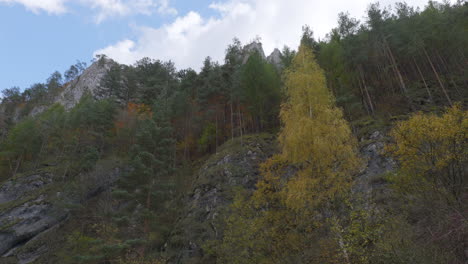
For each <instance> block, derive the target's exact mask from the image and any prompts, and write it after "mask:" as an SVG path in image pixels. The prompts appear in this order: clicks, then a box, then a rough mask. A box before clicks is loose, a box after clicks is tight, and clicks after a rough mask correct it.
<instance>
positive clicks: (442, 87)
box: [423, 48, 453, 106]
mask: <svg viewBox="0 0 468 264" xmlns="http://www.w3.org/2000/svg"><path fill="white" fill-rule="evenodd" d="M423 51H424V55H426V58H427V60H428V61H429V64H430V65H431V68H432V71H433V72H434V74H435V76H436V78H437V81H439V85H440V88H441V89H442V91H443V92H444V95H445V98H447V101H448V102H449V104H450V106H452V105H453V104H452V100H450V97H449V95H448V93H447V90H446V89H445V87H444V84H443V83H442V81H441V80H440V77H439V74H438V73H437V70H436V69H435V67H434V64H432V61H431V58H429V55H428V54H427V51H426V48H423Z"/></svg>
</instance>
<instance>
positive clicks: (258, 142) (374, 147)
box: [166, 131, 395, 264]
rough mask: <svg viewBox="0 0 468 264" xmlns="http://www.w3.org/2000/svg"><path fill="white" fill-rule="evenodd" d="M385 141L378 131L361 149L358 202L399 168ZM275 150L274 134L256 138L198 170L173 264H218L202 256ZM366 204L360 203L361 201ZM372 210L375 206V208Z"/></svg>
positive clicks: (171, 244)
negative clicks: (231, 207) (386, 152)
mask: <svg viewBox="0 0 468 264" xmlns="http://www.w3.org/2000/svg"><path fill="white" fill-rule="evenodd" d="M384 140H385V138H384V136H383V135H382V134H381V133H380V132H378V131H375V132H373V133H372V134H371V135H368V136H367V137H366V138H365V141H364V142H363V144H362V146H361V155H362V157H363V159H364V161H365V162H364V164H363V168H362V170H361V173H360V174H359V175H356V177H355V184H354V186H355V187H354V189H353V192H354V194H355V196H356V197H359V199H364V206H369V204H368V203H369V202H368V201H371V200H372V201H374V200H375V196H378V195H379V193H381V192H387V191H388V188H386V185H385V183H383V182H381V181H380V179H381V177H382V175H385V173H388V172H390V171H392V170H394V169H395V163H394V161H393V160H391V159H389V158H387V157H385V156H384V155H383V147H384ZM276 151H277V143H276V140H275V137H274V136H272V135H253V136H248V137H246V138H244V140H243V142H242V144H241V142H240V139H236V140H234V141H231V142H228V143H226V144H225V145H224V146H223V147H222V148H221V149H220V151H219V152H218V153H217V154H215V155H213V156H212V157H211V158H210V159H209V160H208V161H206V162H205V163H204V164H203V165H202V166H201V168H200V169H199V171H198V173H197V175H196V178H195V181H194V184H193V188H192V192H191V193H190V194H189V195H188V197H187V206H186V210H185V212H184V213H183V215H182V216H181V217H180V219H179V221H178V223H177V228H176V229H175V231H174V232H173V234H172V236H171V238H170V240H169V241H168V243H167V248H166V250H167V253H168V255H169V256H171V260H172V262H171V263H200V264H201V263H204V264H205V263H215V262H216V261H215V260H214V259H210V256H209V255H207V254H206V252H205V251H204V247H205V246H206V243H207V242H209V241H210V240H215V239H220V238H222V236H223V230H222V229H221V228H220V227H222V226H223V221H224V217H225V214H226V212H227V210H228V209H229V205H230V204H231V203H232V201H233V199H234V195H235V193H236V190H237V189H239V188H242V189H246V190H248V191H253V190H254V189H255V184H256V182H257V181H258V179H259V171H258V166H259V164H260V163H262V162H264V161H266V160H267V159H268V158H269V157H270V156H272V155H273V154H274V153H275V152H276ZM361 201H362V200H360V202H361ZM373 205H374V204H373Z"/></svg>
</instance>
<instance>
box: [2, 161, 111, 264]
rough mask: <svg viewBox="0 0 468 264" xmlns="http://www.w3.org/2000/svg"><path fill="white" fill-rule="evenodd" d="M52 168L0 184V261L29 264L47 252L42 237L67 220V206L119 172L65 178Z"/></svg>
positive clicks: (92, 194) (93, 194)
mask: <svg viewBox="0 0 468 264" xmlns="http://www.w3.org/2000/svg"><path fill="white" fill-rule="evenodd" d="M99 166H100V165H98V166H97V170H96V172H97V171H99ZM53 171H54V170H53V169H42V170H37V171H34V172H31V173H26V174H22V175H17V176H16V177H15V178H13V179H10V180H8V181H6V182H3V183H1V184H0V263H21V264H23V263H31V262H33V261H34V260H36V259H37V258H39V257H41V255H43V254H44V253H46V252H48V250H49V248H48V243H47V240H45V239H43V238H44V237H45V236H46V234H47V233H48V232H50V231H51V230H54V229H56V228H59V227H60V224H62V223H63V222H64V221H65V220H67V219H68V217H69V216H70V208H72V207H75V206H79V205H80V204H83V203H85V202H86V201H88V200H89V199H91V198H93V197H96V196H97V195H99V194H100V193H102V192H103V191H105V190H107V189H108V188H110V187H111V186H112V185H113V183H114V182H115V181H116V180H117V178H118V176H119V175H120V170H119V169H113V170H110V171H109V170H105V171H106V173H96V172H95V173H90V174H87V175H79V176H78V177H76V178H75V179H66V181H64V179H62V178H61V177H57V176H56V173H54V172H53ZM65 186H68V187H65ZM70 186H74V187H70ZM41 263H44V262H41Z"/></svg>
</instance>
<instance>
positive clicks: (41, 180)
mask: <svg viewBox="0 0 468 264" xmlns="http://www.w3.org/2000/svg"><path fill="white" fill-rule="evenodd" d="M50 183H52V175H51V174H48V173H44V174H33V175H29V176H26V177H21V178H18V179H13V180H9V181H7V182H5V183H4V184H3V185H1V186H0V205H2V204H4V203H7V202H10V201H14V200H17V199H20V198H21V197H23V196H25V195H26V194H28V193H32V192H33V191H35V190H38V189H40V188H42V187H45V186H47V185H49V184H50Z"/></svg>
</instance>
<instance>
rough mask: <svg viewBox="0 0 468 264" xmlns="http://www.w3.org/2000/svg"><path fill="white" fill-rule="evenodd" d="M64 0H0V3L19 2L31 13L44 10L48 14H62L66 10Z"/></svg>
mask: <svg viewBox="0 0 468 264" xmlns="http://www.w3.org/2000/svg"><path fill="white" fill-rule="evenodd" d="M65 2H66V0H0V4H2V3H6V4H21V5H23V6H24V7H26V8H27V9H28V10H30V11H32V12H33V13H36V14H37V13H39V12H40V11H45V12H47V13H49V14H63V13H65V12H67V8H66V7H65Z"/></svg>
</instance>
